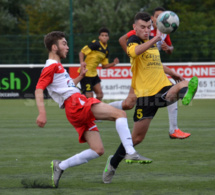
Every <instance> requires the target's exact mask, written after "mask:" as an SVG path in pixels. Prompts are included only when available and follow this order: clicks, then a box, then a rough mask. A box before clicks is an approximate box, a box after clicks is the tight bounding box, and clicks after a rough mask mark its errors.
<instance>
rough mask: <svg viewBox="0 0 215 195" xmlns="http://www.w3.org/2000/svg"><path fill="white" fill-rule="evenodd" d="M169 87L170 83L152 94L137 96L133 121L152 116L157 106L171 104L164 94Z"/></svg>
mask: <svg viewBox="0 0 215 195" xmlns="http://www.w3.org/2000/svg"><path fill="white" fill-rule="evenodd" d="M171 87H172V85H170V86H166V87H164V88H162V89H161V90H160V91H159V92H158V93H157V94H155V95H153V96H147V97H140V98H137V102H136V108H135V112H134V116H133V119H134V122H137V121H139V120H142V119H144V118H153V117H154V116H155V114H156V112H157V110H158V108H161V107H166V106H168V105H170V104H172V103H173V102H169V101H167V100H166V99H165V97H166V94H167V92H168V90H169V89H170V88H171Z"/></svg>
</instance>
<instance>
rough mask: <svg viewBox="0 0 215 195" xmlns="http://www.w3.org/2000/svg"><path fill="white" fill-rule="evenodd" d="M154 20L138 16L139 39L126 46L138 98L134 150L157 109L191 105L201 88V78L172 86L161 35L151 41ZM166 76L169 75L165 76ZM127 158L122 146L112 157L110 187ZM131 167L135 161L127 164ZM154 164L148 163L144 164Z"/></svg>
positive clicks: (108, 172) (107, 173)
mask: <svg viewBox="0 0 215 195" xmlns="http://www.w3.org/2000/svg"><path fill="white" fill-rule="evenodd" d="M151 25H152V21H151V17H150V15H149V14H148V13H144V12H139V13H137V14H136V16H135V19H134V24H133V28H134V30H135V31H136V35H133V36H131V37H130V38H129V39H128V43H127V53H128V55H129V57H130V60H131V66H132V68H131V71H132V73H133V77H132V87H133V89H134V92H135V95H136V96H137V102H136V108H135V112H134V117H133V119H134V127H133V131H132V140H133V144H134V146H135V145H137V144H139V143H141V142H142V141H143V139H144V137H145V135H146V133H147V131H148V128H149V125H150V123H151V120H152V119H153V117H154V116H155V114H156V112H157V110H158V108H161V107H166V106H168V105H170V104H172V103H174V102H176V101H177V100H178V99H179V98H181V99H182V104H184V105H188V104H189V103H190V101H191V100H192V98H193V97H194V95H195V93H196V91H197V88H198V78H197V77H192V78H191V79H190V81H189V82H188V81H187V80H183V81H181V82H178V83H177V84H175V85H173V84H172V83H171V82H170V81H169V79H168V78H167V76H166V74H169V75H170V76H171V77H173V78H174V79H175V80H177V78H175V76H176V75H175V73H174V72H173V71H172V72H171V71H170V69H169V68H168V67H166V66H163V65H162V63H161V59H160V53H159V50H158V48H157V45H156V42H158V41H160V40H161V34H160V33H157V35H156V36H154V37H150V31H151ZM165 73H166V74H165ZM124 156H125V149H124V147H123V145H122V144H121V145H120V146H119V148H118V149H117V151H116V153H115V154H114V156H110V157H109V158H108V161H107V163H106V166H105V169H104V172H103V182H104V183H111V180H112V178H113V176H114V174H115V171H116V168H117V167H118V165H119V163H120V162H121V160H122V159H123V158H124ZM127 162H128V163H133V161H132V160H131V161H130V160H128V161H127ZM150 162H152V160H151V159H148V160H147V159H146V160H145V162H144V163H150Z"/></svg>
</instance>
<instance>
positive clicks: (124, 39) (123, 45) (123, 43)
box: [119, 34, 128, 53]
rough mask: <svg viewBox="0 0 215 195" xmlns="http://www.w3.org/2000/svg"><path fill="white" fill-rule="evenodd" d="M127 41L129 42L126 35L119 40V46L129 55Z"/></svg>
mask: <svg viewBox="0 0 215 195" xmlns="http://www.w3.org/2000/svg"><path fill="white" fill-rule="evenodd" d="M127 40H128V36H127V34H124V35H123V36H121V37H120V38H119V44H120V45H121V47H122V49H123V50H124V52H125V53H127Z"/></svg>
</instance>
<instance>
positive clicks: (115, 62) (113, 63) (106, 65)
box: [102, 58, 119, 69]
mask: <svg viewBox="0 0 215 195" xmlns="http://www.w3.org/2000/svg"><path fill="white" fill-rule="evenodd" d="M118 63H119V59H118V58H115V59H114V61H113V62H112V63H110V64H105V65H102V68H103V69H107V68H110V67H112V66H115V65H116V64H118Z"/></svg>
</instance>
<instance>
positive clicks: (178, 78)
mask: <svg viewBox="0 0 215 195" xmlns="http://www.w3.org/2000/svg"><path fill="white" fill-rule="evenodd" d="M163 69H164V72H165V73H166V74H168V75H169V76H171V77H172V78H173V79H174V80H175V82H176V83H178V82H180V81H183V80H185V79H184V77H182V76H181V75H180V74H178V73H176V72H175V71H173V70H172V69H170V68H169V67H167V66H163Z"/></svg>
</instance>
